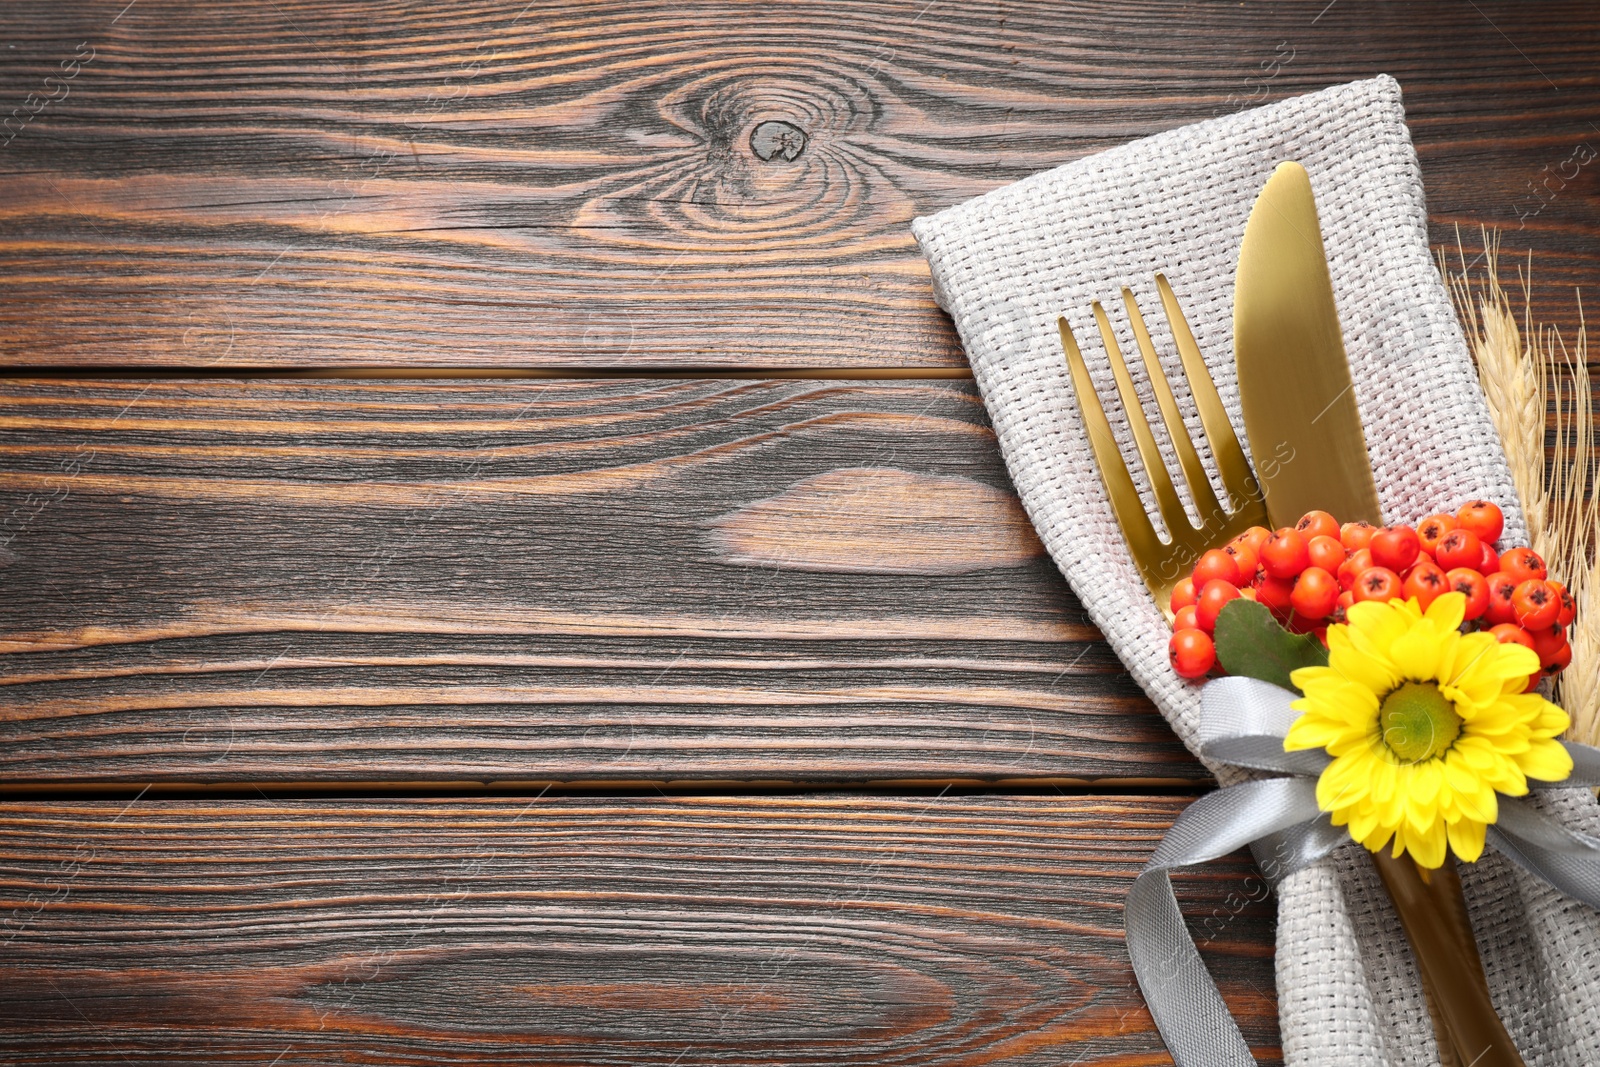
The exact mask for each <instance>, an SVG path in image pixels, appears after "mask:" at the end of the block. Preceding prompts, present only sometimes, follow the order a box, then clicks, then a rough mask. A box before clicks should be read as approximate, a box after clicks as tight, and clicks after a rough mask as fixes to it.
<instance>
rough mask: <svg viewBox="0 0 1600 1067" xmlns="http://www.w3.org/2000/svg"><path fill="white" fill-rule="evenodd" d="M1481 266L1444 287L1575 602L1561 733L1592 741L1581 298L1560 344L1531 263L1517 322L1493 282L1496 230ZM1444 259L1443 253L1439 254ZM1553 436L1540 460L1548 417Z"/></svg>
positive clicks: (1598, 573)
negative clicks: (1535, 297) (1540, 318)
mask: <svg viewBox="0 0 1600 1067" xmlns="http://www.w3.org/2000/svg"><path fill="white" fill-rule="evenodd" d="M1483 247H1484V253H1483V258H1484V270H1483V273H1482V274H1481V276H1479V278H1478V279H1477V280H1474V279H1473V277H1472V276H1471V273H1470V270H1469V266H1470V265H1469V264H1468V263H1467V261H1466V253H1465V250H1464V249H1462V246H1461V238H1460V234H1459V233H1457V235H1456V249H1457V252H1458V253H1459V255H1460V257H1461V267H1460V269H1459V270H1457V271H1454V272H1452V271H1450V270H1448V268H1447V266H1446V265H1445V264H1444V263H1443V262H1441V267H1442V268H1444V273H1445V274H1446V276H1447V277H1448V278H1449V279H1450V290H1451V295H1452V296H1453V297H1454V299H1455V303H1456V309H1457V311H1458V312H1459V313H1460V315H1461V318H1462V321H1463V324H1464V325H1465V327H1466V331H1467V340H1468V342H1469V343H1470V345H1471V347H1472V355H1473V358H1474V359H1475V360H1476V362H1477V365H1478V380H1479V382H1480V383H1482V385H1483V392H1484V395H1485V397H1487V398H1488V401H1489V413H1490V415H1491V416H1492V417H1493V419H1494V424H1495V429H1496V430H1497V431H1498V432H1499V434H1500V440H1501V442H1502V443H1503V444H1504V446H1505V451H1506V458H1507V460H1508V461H1509V463H1510V466H1511V480H1512V484H1513V485H1514V486H1515V487H1516V490H1517V497H1518V500H1519V501H1520V502H1521V504H1522V511H1523V514H1524V516H1525V517H1526V520H1527V524H1528V535H1529V543H1530V545H1532V547H1533V550H1534V551H1535V552H1538V553H1539V555H1541V556H1543V557H1544V559H1545V562H1546V564H1547V565H1548V566H1549V568H1550V575H1551V577H1552V578H1554V579H1556V580H1557V581H1560V582H1564V583H1565V584H1566V586H1567V590H1568V591H1569V592H1570V593H1571V594H1572V595H1573V598H1574V599H1575V600H1576V601H1577V603H1578V614H1577V618H1576V620H1575V621H1574V623H1573V627H1572V630H1571V632H1570V634H1569V640H1570V641H1571V643H1572V665H1571V666H1570V667H1568V668H1567V670H1566V671H1564V672H1563V673H1562V675H1561V679H1560V682H1559V685H1558V686H1557V689H1556V694H1555V695H1556V698H1557V700H1558V701H1559V702H1560V703H1561V705H1562V706H1563V707H1564V708H1565V709H1566V711H1567V713H1568V714H1569V715H1570V716H1571V717H1572V729H1571V731H1570V732H1569V736H1571V737H1572V738H1573V739H1575V740H1578V741H1584V742H1587V743H1590V744H1594V743H1596V742H1600V558H1597V555H1596V543H1595V542H1596V530H1597V528H1600V497H1597V496H1596V495H1595V494H1594V492H1593V486H1592V481H1593V478H1594V475H1595V474H1596V468H1597V466H1600V464H1597V461H1596V457H1595V437H1594V400H1593V393H1591V392H1590V382H1589V370H1588V334H1587V330H1586V328H1585V325H1584V322H1583V317H1582V305H1581V304H1580V305H1579V318H1578V337H1577V341H1576V344H1575V345H1574V346H1573V348H1572V349H1570V350H1569V349H1568V348H1567V345H1566V343H1565V342H1564V341H1563V340H1562V338H1561V334H1560V332H1559V331H1557V330H1555V329H1554V328H1551V327H1536V326H1535V325H1534V323H1533V313H1532V307H1531V295H1530V294H1531V289H1530V273H1531V257H1530V271H1529V272H1524V271H1522V270H1518V272H1517V273H1518V275H1519V276H1520V278H1521V281H1522V324H1521V326H1520V328H1519V326H1518V322H1517V315H1516V312H1515V310H1514V309H1513V306H1512V303H1511V298H1510V296H1509V295H1508V294H1507V293H1506V291H1505V289H1504V288H1503V287H1502V286H1501V284H1500V278H1499V250H1500V242H1499V237H1498V235H1494V234H1490V233H1488V232H1484V233H1483ZM1441 261H1442V256H1441ZM1547 415H1548V418H1549V420H1550V425H1551V426H1552V427H1553V429H1554V438H1555V439H1554V443H1553V448H1552V450H1551V452H1550V453H1549V462H1548V464H1547V463H1546V452H1545V431H1546V417H1547Z"/></svg>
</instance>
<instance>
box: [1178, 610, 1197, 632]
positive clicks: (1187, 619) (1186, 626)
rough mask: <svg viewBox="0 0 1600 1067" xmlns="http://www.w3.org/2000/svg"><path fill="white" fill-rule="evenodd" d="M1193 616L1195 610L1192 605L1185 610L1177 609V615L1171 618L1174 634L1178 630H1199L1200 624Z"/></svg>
mask: <svg viewBox="0 0 1600 1067" xmlns="http://www.w3.org/2000/svg"><path fill="white" fill-rule="evenodd" d="M1195 614H1196V609H1195V606H1194V605H1193V604H1190V605H1189V606H1188V607H1186V608H1179V609H1178V613H1177V614H1176V615H1174V616H1173V617H1172V629H1173V631H1174V632H1176V631H1178V630H1198V629H1200V622H1199V620H1198V619H1197V618H1195Z"/></svg>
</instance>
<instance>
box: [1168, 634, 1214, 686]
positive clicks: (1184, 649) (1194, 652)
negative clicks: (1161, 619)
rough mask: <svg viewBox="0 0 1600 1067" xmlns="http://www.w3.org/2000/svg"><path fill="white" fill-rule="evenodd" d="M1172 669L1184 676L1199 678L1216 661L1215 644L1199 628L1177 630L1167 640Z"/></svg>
mask: <svg viewBox="0 0 1600 1067" xmlns="http://www.w3.org/2000/svg"><path fill="white" fill-rule="evenodd" d="M1167 658H1168V659H1169V660H1170V661H1171V663H1172V669H1173V670H1175V671H1177V672H1178V673H1179V674H1180V675H1182V676H1183V677H1185V678H1199V677H1200V676H1201V675H1203V674H1205V673H1206V672H1207V671H1209V670H1210V669H1211V668H1212V666H1213V665H1214V664H1215V663H1216V662H1217V646H1216V645H1213V644H1212V643H1211V638H1209V637H1207V636H1206V635H1205V633H1204V632H1203V631H1200V630H1179V631H1178V632H1177V633H1175V634H1173V635H1172V640H1170V641H1168V642H1167Z"/></svg>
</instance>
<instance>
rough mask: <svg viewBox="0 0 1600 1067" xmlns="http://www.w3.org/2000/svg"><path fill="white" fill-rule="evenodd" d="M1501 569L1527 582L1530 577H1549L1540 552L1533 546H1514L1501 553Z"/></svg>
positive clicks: (1520, 580) (1518, 579)
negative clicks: (1532, 547)
mask: <svg viewBox="0 0 1600 1067" xmlns="http://www.w3.org/2000/svg"><path fill="white" fill-rule="evenodd" d="M1500 569H1501V570H1503V571H1505V572H1506V573H1507V574H1509V575H1511V577H1513V578H1515V579H1516V580H1517V581H1518V582H1525V581H1527V580H1528V579H1529V578H1548V577H1549V574H1548V572H1547V571H1546V570H1545V566H1544V560H1542V559H1540V558H1539V553H1537V552H1535V551H1534V550H1533V549H1531V548H1513V549H1512V550H1511V551H1509V552H1502V553H1501V554H1500Z"/></svg>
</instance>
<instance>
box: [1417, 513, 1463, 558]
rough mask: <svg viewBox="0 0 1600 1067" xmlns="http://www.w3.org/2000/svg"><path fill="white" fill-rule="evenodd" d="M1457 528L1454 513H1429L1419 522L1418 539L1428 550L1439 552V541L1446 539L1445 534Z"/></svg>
mask: <svg viewBox="0 0 1600 1067" xmlns="http://www.w3.org/2000/svg"><path fill="white" fill-rule="evenodd" d="M1455 528H1456V518H1455V516H1454V515H1429V516H1428V517H1427V518H1425V519H1423V520H1422V521H1421V522H1419V523H1417V540H1419V541H1421V542H1422V548H1423V550H1424V551H1426V552H1435V553H1436V552H1438V551H1439V542H1440V541H1443V540H1444V535H1445V534H1447V533H1449V532H1450V531H1451V530H1454V529H1455Z"/></svg>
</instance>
